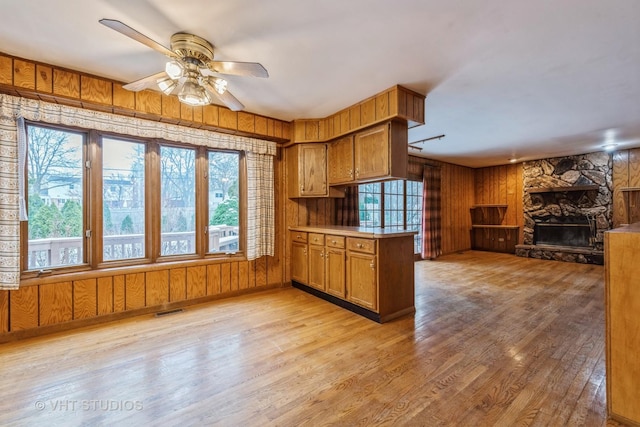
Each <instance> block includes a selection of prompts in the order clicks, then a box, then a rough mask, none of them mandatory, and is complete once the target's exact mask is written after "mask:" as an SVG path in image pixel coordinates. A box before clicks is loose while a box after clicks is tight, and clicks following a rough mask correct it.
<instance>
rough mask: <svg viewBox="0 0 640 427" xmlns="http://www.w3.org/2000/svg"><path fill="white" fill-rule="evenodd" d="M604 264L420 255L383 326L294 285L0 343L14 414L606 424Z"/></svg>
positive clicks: (197, 420)
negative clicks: (407, 299) (401, 311)
mask: <svg viewBox="0 0 640 427" xmlns="http://www.w3.org/2000/svg"><path fill="white" fill-rule="evenodd" d="M603 286H604V278H603V268H602V267H601V266H594V265H581V264H569V263H562V262H555V261H541V260H534V259H526V258H518V257H515V256H513V255H505V254H496V253H489V252H475V251H469V252H465V253H462V254H454V255H448V256H444V257H441V258H439V259H438V260H437V261H421V262H418V263H416V309H417V311H416V313H415V316H407V317H404V318H401V319H398V320H396V321H393V322H390V323H387V324H383V325H380V324H377V323H375V322H372V321H370V320H367V319H365V318H362V317H360V316H358V315H355V314H353V313H351V312H348V311H346V310H343V309H341V308H339V307H336V306H334V305H332V304H330V303H328V302H325V301H323V300H320V299H318V298H315V297H313V296H311V295H308V294H306V293H303V292H302V291H300V290H297V289H294V288H285V289H279V290H273V291H267V292H263V293H259V294H251V295H246V296H241V297H238V298H233V299H228V300H220V301H215V302H213V303H210V304H206V305H200V306H194V307H189V308H188V309H186V310H185V311H184V312H182V313H178V314H171V315H166V316H162V317H153V316H141V317H138V318H135V319H129V320H125V321H121V322H117V323H110V324H106V325H101V326H96V327H91V328H84V329H81V330H75V331H71V332H66V333H64V334H57V335H50V336H46V337H41V338H34V339H28V340H23V341H19V342H13V343H7V344H3V345H0V366H2V381H0V395H1V396H2V399H0V425H65V426H68V425H92V426H93V425H163V426H164V425H180V426H188V425H224V426H234V425H243V426H265V425H278V426H299V425H310V426H316V425H367V426H368V425H391V424H394V425H416V426H440V425H442V426H515V425H536V426H565V425H567V426H583V425H585V426H604V425H610V426H614V425H618V424H616V423H615V422H611V421H609V422H607V420H606V409H605V408H606V404H605V363H604V342H605V341H604V307H603V298H604V290H603Z"/></svg>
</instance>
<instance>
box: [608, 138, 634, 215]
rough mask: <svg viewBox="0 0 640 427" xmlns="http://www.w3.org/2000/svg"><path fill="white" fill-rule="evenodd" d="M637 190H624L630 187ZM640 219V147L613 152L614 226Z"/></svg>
mask: <svg viewBox="0 0 640 427" xmlns="http://www.w3.org/2000/svg"><path fill="white" fill-rule="evenodd" d="M634 188H635V189H637V190H636V191H623V190H629V189H634ZM638 221H640V148H634V149H630V150H621V151H617V152H615V153H614V154H613V227H619V226H620V225H622V224H631V223H634V222H638Z"/></svg>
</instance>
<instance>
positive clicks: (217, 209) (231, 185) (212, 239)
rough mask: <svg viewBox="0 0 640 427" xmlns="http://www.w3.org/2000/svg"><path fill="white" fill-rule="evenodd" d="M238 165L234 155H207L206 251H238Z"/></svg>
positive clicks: (212, 152) (235, 154)
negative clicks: (207, 207) (207, 239)
mask: <svg viewBox="0 0 640 427" xmlns="http://www.w3.org/2000/svg"><path fill="white" fill-rule="evenodd" d="M239 162H240V155H239V154H238V153H224V152H216V151H210V152H209V230H208V236H209V252H235V251H237V250H238V241H239V231H240V227H239V225H240V208H239V206H240V205H239V203H240V194H239V181H240V175H239V172H238V171H239V164H240V163H239Z"/></svg>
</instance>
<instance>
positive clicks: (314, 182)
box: [298, 144, 327, 196]
mask: <svg viewBox="0 0 640 427" xmlns="http://www.w3.org/2000/svg"><path fill="white" fill-rule="evenodd" d="M298 160H299V167H300V169H299V170H298V173H299V181H300V195H301V196H326V195H327V146H326V144H303V145H301V146H300V154H299V159H298Z"/></svg>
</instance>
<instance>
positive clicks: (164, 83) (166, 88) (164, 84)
mask: <svg viewBox="0 0 640 427" xmlns="http://www.w3.org/2000/svg"><path fill="white" fill-rule="evenodd" d="M176 86H178V83H177V82H176V81H175V80H171V79H170V78H168V77H165V78H162V79H158V87H159V88H160V90H161V91H162V92H163V93H164V94H165V95H171V93H172V92H173V91H174V90H175V88H176Z"/></svg>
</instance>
